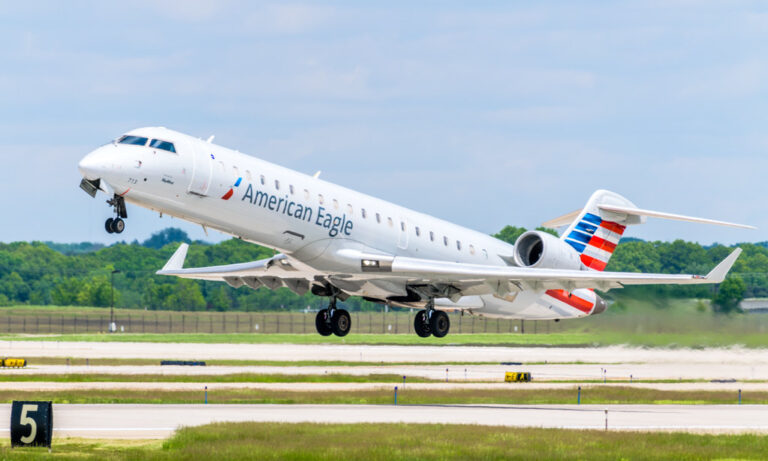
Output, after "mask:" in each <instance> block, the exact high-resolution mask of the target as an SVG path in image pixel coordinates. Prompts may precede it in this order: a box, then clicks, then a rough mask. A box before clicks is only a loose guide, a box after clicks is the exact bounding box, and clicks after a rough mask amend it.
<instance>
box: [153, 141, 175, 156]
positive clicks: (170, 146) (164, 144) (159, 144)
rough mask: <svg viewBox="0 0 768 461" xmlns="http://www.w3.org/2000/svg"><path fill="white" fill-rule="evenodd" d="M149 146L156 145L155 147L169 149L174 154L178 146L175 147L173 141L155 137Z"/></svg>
mask: <svg viewBox="0 0 768 461" xmlns="http://www.w3.org/2000/svg"><path fill="white" fill-rule="evenodd" d="M149 147H154V148H155V149H163V150H167V151H168V152H173V153H174V154H175V153H176V148H175V147H173V143H172V142H168V141H161V140H159V139H153V140H152V142H151V143H149Z"/></svg>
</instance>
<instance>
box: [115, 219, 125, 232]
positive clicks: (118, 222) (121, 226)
mask: <svg viewBox="0 0 768 461" xmlns="http://www.w3.org/2000/svg"><path fill="white" fill-rule="evenodd" d="M124 230H125V221H123V220H122V219H120V218H115V219H114V220H113V221H112V232H114V233H115V234H122V233H123V231H124Z"/></svg>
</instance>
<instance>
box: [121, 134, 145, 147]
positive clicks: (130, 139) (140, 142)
mask: <svg viewBox="0 0 768 461" xmlns="http://www.w3.org/2000/svg"><path fill="white" fill-rule="evenodd" d="M117 142H118V143H120V144H131V145H134V146H146V145H147V138H143V137H141V136H130V135H125V136H123V137H122V138H120V139H119V140H118V141H117Z"/></svg>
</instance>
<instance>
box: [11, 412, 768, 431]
mask: <svg viewBox="0 0 768 461" xmlns="http://www.w3.org/2000/svg"><path fill="white" fill-rule="evenodd" d="M605 410H608V412H607V415H606V412H605ZM53 413H54V418H53V421H54V425H53V427H54V436H55V437H88V438H108V439H147V438H164V437H168V436H169V435H171V434H172V433H173V431H174V430H176V429H177V428H179V427H181V426H198V425H203V424H208V423H212V422H224V421H231V422H239V421H254V422H282V423H300V422H310V423H432V424H478V425H485V426H509V427H543V428H558V429H596V430H605V428H606V418H607V424H608V429H609V430H622V431H686V432H697V433H768V411H766V410H765V407H764V406H760V405H416V406H410V405H398V406H395V405H65V404H61V405H54V407H53ZM0 420H5V421H8V420H10V405H8V404H4V405H0ZM0 431H5V432H7V431H8V429H0Z"/></svg>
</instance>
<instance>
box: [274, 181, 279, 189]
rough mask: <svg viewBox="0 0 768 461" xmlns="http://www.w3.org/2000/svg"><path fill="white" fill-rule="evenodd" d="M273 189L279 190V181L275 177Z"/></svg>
mask: <svg viewBox="0 0 768 461" xmlns="http://www.w3.org/2000/svg"><path fill="white" fill-rule="evenodd" d="M275 190H280V181H278V180H277V179H275Z"/></svg>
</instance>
